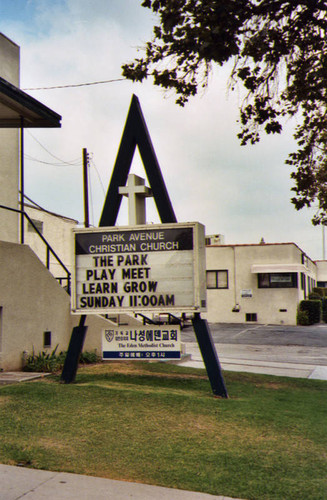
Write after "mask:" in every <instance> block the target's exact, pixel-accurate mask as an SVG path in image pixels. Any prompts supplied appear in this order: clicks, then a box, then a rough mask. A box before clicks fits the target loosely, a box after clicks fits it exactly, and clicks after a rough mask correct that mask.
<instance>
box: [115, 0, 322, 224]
mask: <svg viewBox="0 0 327 500" xmlns="http://www.w3.org/2000/svg"><path fill="white" fill-rule="evenodd" d="M142 6H143V7H145V8H149V9H151V10H152V11H153V12H154V13H156V15H157V16H158V19H159V23H158V25H156V26H155V27H154V36H153V39H152V40H151V41H150V42H148V43H147V44H146V45H145V47H144V48H143V53H144V55H143V57H141V58H137V59H135V60H134V61H133V62H131V63H129V64H125V65H124V66H123V75H124V76H125V77H126V78H128V79H131V80H133V81H142V80H144V79H146V78H148V77H153V81H154V84H155V85H158V86H160V87H163V88H164V89H174V90H175V92H176V94H177V100H176V102H177V103H178V104H179V105H181V106H184V105H185V103H186V102H187V101H188V99H189V98H190V97H191V96H194V95H195V94H196V93H197V91H198V88H199V87H206V86H207V85H208V76H209V74H210V70H211V68H212V65H213V64H216V65H219V66H223V65H225V64H226V63H227V62H228V61H232V62H233V69H232V72H231V77H230V87H231V89H232V90H233V89H234V88H235V86H236V85H237V84H238V83H241V84H242V85H243V86H244V88H245V90H246V95H245V98H244V101H243V103H242V106H241V109H240V126H241V130H240V133H239V134H238V137H239V138H240V141H241V145H245V144H247V143H251V144H255V143H256V142H258V141H259V140H260V133H261V132H262V130H264V131H265V132H266V133H267V134H275V133H281V132H282V125H283V122H284V121H285V119H286V118H287V117H293V116H295V115H297V117H298V120H299V121H298V125H297V126H296V129H295V134H294V137H295V139H296V141H297V144H298V149H297V151H296V152H294V153H291V154H290V155H289V157H288V159H287V160H286V163H287V164H289V165H291V166H293V167H294V169H295V170H294V171H293V173H292V174H291V177H292V179H293V180H294V183H295V186H294V187H293V188H292V190H293V191H294V192H295V195H294V197H293V198H292V202H293V203H294V205H295V208H296V209H297V210H299V209H301V208H303V207H305V206H307V207H310V206H312V204H313V203H317V202H318V208H317V212H316V214H315V216H314V217H313V219H312V220H313V223H314V224H319V223H327V155H326V153H327V37H326V28H327V3H326V1H325V0H302V1H295V0H223V1H222V0H145V1H143V3H142Z"/></svg>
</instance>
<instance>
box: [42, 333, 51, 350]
mask: <svg viewBox="0 0 327 500" xmlns="http://www.w3.org/2000/svg"><path fill="white" fill-rule="evenodd" d="M43 347H51V332H43Z"/></svg>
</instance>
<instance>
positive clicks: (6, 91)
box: [0, 77, 61, 128]
mask: <svg viewBox="0 0 327 500" xmlns="http://www.w3.org/2000/svg"><path fill="white" fill-rule="evenodd" d="M22 119H23V120H22ZM60 121H61V116H60V115H58V113H56V112H55V111H52V110H51V109H49V108H48V107H47V106H45V105H44V104H42V103H41V102H39V101H37V100H36V99H34V98H33V97H31V96H29V95H28V94H26V93H25V92H23V91H22V90H21V89H19V88H18V87H15V85H12V84H11V83H9V82H7V80H4V79H3V78H1V77H0V128H20V127H21V126H22V125H23V127H24V128H58V127H61V123H60Z"/></svg>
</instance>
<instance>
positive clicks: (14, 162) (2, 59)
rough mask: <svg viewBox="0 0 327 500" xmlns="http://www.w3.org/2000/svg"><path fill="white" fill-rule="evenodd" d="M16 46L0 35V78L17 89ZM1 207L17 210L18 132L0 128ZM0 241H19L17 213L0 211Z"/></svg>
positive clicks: (17, 65)
mask: <svg viewBox="0 0 327 500" xmlns="http://www.w3.org/2000/svg"><path fill="white" fill-rule="evenodd" d="M19 52H20V50H19V47H18V45H16V44H15V43H14V42H12V41H11V40H9V39H8V38H7V37H5V36H4V35H2V34H1V33H0V76H1V77H2V78H3V79H4V80H6V81H7V82H9V83H11V84H13V85H15V86H17V87H19ZM0 158H1V168H0V205H5V206H7V207H11V208H15V209H17V208H18V183H19V168H18V161H19V131H18V129H5V128H1V129H0ZM0 238H1V240H3V241H11V242H16V243H17V242H18V214H17V213H15V212H8V211H4V210H3V209H0Z"/></svg>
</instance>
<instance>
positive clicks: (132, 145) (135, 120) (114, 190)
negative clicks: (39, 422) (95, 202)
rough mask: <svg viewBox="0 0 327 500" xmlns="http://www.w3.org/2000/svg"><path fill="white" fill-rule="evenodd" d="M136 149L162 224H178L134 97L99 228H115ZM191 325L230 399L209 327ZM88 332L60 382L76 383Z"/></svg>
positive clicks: (75, 340) (75, 335) (73, 345)
mask: <svg viewBox="0 0 327 500" xmlns="http://www.w3.org/2000/svg"><path fill="white" fill-rule="evenodd" d="M136 146H138V148H139V152H140V156H141V158H142V161H143V165H144V168H145V172H146V174H147V178H148V182H149V185H150V187H151V189H152V193H153V197H154V200H155V203H156V206H157V209H158V213H159V216H160V220H161V222H162V223H175V222H177V219H176V216H175V213H174V210H173V207H172V204H171V201H170V198H169V195H168V192H167V189H166V185H165V182H164V179H163V177H162V173H161V170H160V166H159V163H158V160H157V157H156V154H155V151H154V148H153V145H152V141H151V138H150V134H149V131H148V128H147V125H146V122H145V119H144V116H143V113H142V110H141V106H140V103H139V100H138V98H137V97H136V96H135V95H133V97H132V101H131V105H130V108H129V112H128V116H127V120H126V123H125V128H124V132H123V135H122V139H121V143H120V146H119V150H118V154H117V158H116V162H115V166H114V169H113V173H112V176H111V180H110V184H109V188H108V192H107V196H106V200H105V202H104V206H103V211H102V215H101V218H100V223H99V227H104V226H114V225H115V224H116V220H117V217H118V212H119V208H120V204H121V199H122V195H121V194H119V187H121V186H125V185H126V183H127V177H128V174H129V171H130V168H131V164H132V161H133V157H134V153H135V149H136ZM192 324H193V328H194V332H195V335H196V338H197V342H198V344H199V348H200V351H201V354H202V358H203V361H204V364H205V367H206V370H207V374H208V377H209V381H210V384H211V388H212V391H213V393H214V395H215V396H218V397H223V398H227V397H228V393H227V389H226V386H225V383H224V379H223V376H222V372H221V367H220V363H219V359H218V356H217V353H216V350H215V347H214V344H213V340H212V337H211V333H210V329H209V325H208V323H207V321H206V320H204V319H202V318H201V315H200V314H199V313H196V314H195V315H194V317H193V320H192ZM86 330H87V327H86V326H85V316H81V321H80V324H79V326H77V327H75V328H74V329H73V332H72V336H71V341H70V344H69V348H68V352H67V357H66V360H65V365H64V368H63V372H62V375H61V380H62V381H63V382H65V383H70V382H73V381H74V379H75V375H76V371H77V365H78V359H79V355H80V353H81V352H82V348H83V343H84V338H85V335H86Z"/></svg>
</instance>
